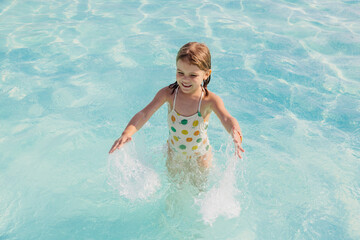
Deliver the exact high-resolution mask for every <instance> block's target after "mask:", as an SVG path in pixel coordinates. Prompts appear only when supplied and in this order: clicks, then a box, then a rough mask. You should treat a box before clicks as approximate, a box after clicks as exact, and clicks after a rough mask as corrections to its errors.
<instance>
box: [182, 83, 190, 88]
mask: <svg viewBox="0 0 360 240" xmlns="http://www.w3.org/2000/svg"><path fill="white" fill-rule="evenodd" d="M181 85H182V86H183V87H184V88H189V87H191V86H192V85H191V84H189V85H186V84H184V83H182V84H181Z"/></svg>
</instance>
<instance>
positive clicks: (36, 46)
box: [0, 0, 360, 240]
mask: <svg viewBox="0 0 360 240" xmlns="http://www.w3.org/2000/svg"><path fill="white" fill-rule="evenodd" d="M359 19H360V2H359V1H356V0H355V1H350V0H343V1H340V0H339V1H336V0H333V1H320V0H317V1H316V0H303V1H300V0H299V1H285V0H283V1H268V0H263V1H260V0H254V1H245V0H244V1H231V0H224V1H181V3H180V1H164V0H163V1H159V0H157V1H150V0H148V1H147V0H143V1H111V0H110V1H96V0H88V1H84V0H78V1H54V0H53V1H51V0H50V1H20V0H13V1H10V0H3V1H0V74H1V77H0V104H1V107H0V186H1V187H0V239H37V240H39V239H359V238H360V177H359V173H360V164H359V159H360V130H359V129H360V128H359V126H360V125H359V124H360V113H359V110H360V82H359V80H360V77H359V76H360V67H359V66H360V58H359V56H360V25H359V24H358V22H359ZM188 41H200V42H205V43H206V44H207V45H208V46H209V48H210V50H211V53H212V65H213V77H212V80H211V83H210V85H209V89H210V90H211V91H213V92H215V93H216V94H218V95H219V96H220V97H221V98H222V99H223V101H224V103H225V105H226V107H227V109H228V110H229V112H230V113H231V114H232V115H233V116H234V117H236V118H237V119H238V121H239V123H240V126H241V127H242V129H243V133H244V144H243V146H244V148H245V150H246V155H245V158H244V160H239V161H237V160H235V159H234V158H233V157H232V152H231V151H232V148H231V141H230V140H229V139H228V136H227V134H226V133H225V130H224V129H223V127H222V126H221V123H220V121H219V120H218V119H217V118H216V116H215V115H213V116H212V117H211V119H210V127H209V138H210V141H211V143H212V145H213V148H214V151H215V166H214V168H213V169H212V171H211V173H210V175H209V179H208V185H207V189H206V191H204V192H202V193H201V194H199V193H196V191H193V189H191V188H190V187H188V186H187V181H184V184H183V185H181V184H178V186H174V185H176V184H174V183H172V182H171V181H169V177H168V175H167V171H166V166H165V158H164V155H163V145H164V143H165V141H166V138H167V133H168V132H167V123H166V113H167V108H166V106H163V107H162V108H161V109H160V110H159V111H158V112H157V113H155V114H154V116H153V117H152V118H151V120H150V121H149V122H148V123H147V124H146V125H145V126H144V127H143V129H142V130H141V131H140V132H138V133H137V134H136V135H135V136H134V141H133V143H134V145H130V144H129V145H128V146H127V148H125V149H123V150H122V151H118V152H116V154H115V155H113V156H112V158H108V154H107V152H108V150H109V149H110V147H111V145H112V144H113V142H114V140H115V139H116V138H117V137H118V136H119V135H120V134H121V132H122V130H123V128H124V127H125V126H126V124H127V122H128V121H129V120H130V118H131V117H132V116H133V115H134V114H135V113H136V112H137V111H139V110H140V109H142V108H143V107H144V106H145V105H146V104H147V103H148V102H149V101H150V100H151V99H152V98H153V96H154V95H155V93H156V92H157V91H158V90H159V89H160V88H162V87H163V86H166V85H168V84H170V83H172V82H173V81H174V79H175V56H176V52H177V51H178V49H179V48H180V47H181V46H182V45H183V44H185V43H186V42H188Z"/></svg>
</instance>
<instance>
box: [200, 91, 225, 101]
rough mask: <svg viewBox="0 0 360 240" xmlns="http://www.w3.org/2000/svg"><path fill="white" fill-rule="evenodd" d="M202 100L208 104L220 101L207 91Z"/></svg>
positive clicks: (216, 96)
mask: <svg viewBox="0 0 360 240" xmlns="http://www.w3.org/2000/svg"><path fill="white" fill-rule="evenodd" d="M204 100H205V101H207V102H208V103H216V102H218V101H222V100H221V98H220V97H219V96H218V95H216V94H215V93H213V92H211V91H209V90H208V95H207V96H204Z"/></svg>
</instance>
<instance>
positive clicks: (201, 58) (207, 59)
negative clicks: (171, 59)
mask: <svg viewBox="0 0 360 240" xmlns="http://www.w3.org/2000/svg"><path fill="white" fill-rule="evenodd" d="M179 59H181V60H183V61H187V62H188V63H189V64H193V65H195V66H197V67H198V68H199V69H200V70H203V71H205V72H207V71H208V70H210V69H211V55H210V51H209V48H208V47H207V46H206V45H205V44H203V43H198V42H189V43H187V44H185V45H184V46H182V47H181V48H180V50H179V52H178V54H177V56H176V62H178V61H179ZM210 77H211V76H209V77H208V78H207V79H205V80H204V81H203V88H204V89H205V95H206V96H207V95H209V93H208V90H207V85H208V84H209V83H210ZM178 86H179V85H178V83H177V82H176V81H175V83H172V84H170V85H169V88H171V89H173V91H172V93H171V94H173V93H174V92H175V89H176V88H177V87H178Z"/></svg>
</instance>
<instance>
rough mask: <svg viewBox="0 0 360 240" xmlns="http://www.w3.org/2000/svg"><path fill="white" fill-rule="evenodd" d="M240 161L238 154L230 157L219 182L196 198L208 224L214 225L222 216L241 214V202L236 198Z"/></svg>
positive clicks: (230, 216)
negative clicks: (237, 173)
mask: <svg viewBox="0 0 360 240" xmlns="http://www.w3.org/2000/svg"><path fill="white" fill-rule="evenodd" d="M238 162H239V159H237V157H236V156H232V157H230V158H229V160H228V163H227V166H226V170H225V171H224V173H223V176H222V178H221V180H220V181H219V183H218V184H215V185H214V186H213V187H212V188H211V189H210V190H209V191H208V192H205V193H204V194H201V195H200V197H199V198H198V199H195V203H196V204H197V205H199V206H200V214H201V215H202V219H203V221H204V222H205V223H206V224H209V225H212V224H213V223H214V221H215V220H216V219H217V218H218V217H220V216H224V217H227V218H234V217H237V216H239V214H240V212H241V207H240V202H239V201H238V200H237V199H236V197H237V195H238V194H239V193H240V191H239V190H238V189H237V187H236V169H237V165H238Z"/></svg>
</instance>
